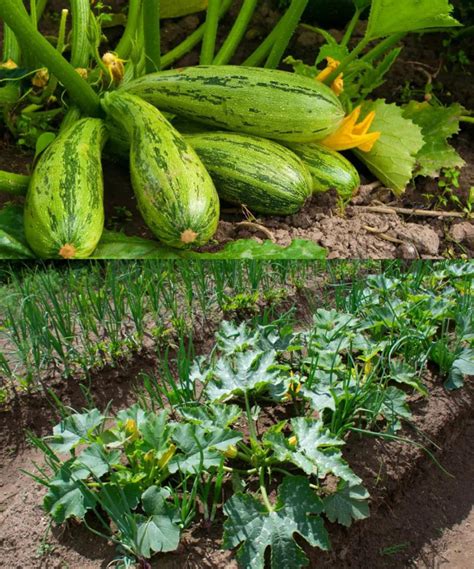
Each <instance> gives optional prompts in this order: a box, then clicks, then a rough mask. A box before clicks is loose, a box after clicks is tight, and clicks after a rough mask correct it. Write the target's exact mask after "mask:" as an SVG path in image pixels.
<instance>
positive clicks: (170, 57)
mask: <svg viewBox="0 0 474 569" xmlns="http://www.w3.org/2000/svg"><path fill="white" fill-rule="evenodd" d="M232 1H233V0H223V2H222V6H221V9H220V12H219V18H222V17H223V16H224V15H225V13H226V12H228V11H229V8H230V7H231V6H232ZM205 29H206V24H202V25H201V26H199V28H197V29H196V30H195V31H194V32H193V33H192V34H190V35H189V36H188V37H187V38H186V39H185V40H184V41H182V42H181V43H180V44H179V45H177V46H176V47H174V48H173V49H172V50H170V51H169V52H168V53H167V54H165V55H164V56H163V57H162V58H161V68H162V69H166V68H167V67H169V66H170V65H173V63H174V62H175V61H177V60H178V59H181V57H183V56H185V55H186V54H187V53H189V52H190V51H191V50H192V49H193V48H194V47H195V46H196V45H197V44H198V43H199V42H200V41H201V40H202V38H203V36H204V32H205Z"/></svg>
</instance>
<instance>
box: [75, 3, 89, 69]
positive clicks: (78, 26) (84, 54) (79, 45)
mask: <svg viewBox="0 0 474 569" xmlns="http://www.w3.org/2000/svg"><path fill="white" fill-rule="evenodd" d="M71 16H72V42H71V65H72V66H73V67H76V68H77V67H80V68H87V67H88V66H89V56H90V45H89V35H88V30H89V16H90V2H89V0H71Z"/></svg>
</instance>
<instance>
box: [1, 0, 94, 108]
mask: <svg viewBox="0 0 474 569" xmlns="http://www.w3.org/2000/svg"><path fill="white" fill-rule="evenodd" d="M0 18H3V20H4V21H5V22H6V23H7V25H8V26H10V27H11V29H12V30H13V31H14V32H15V35H16V37H17V39H18V41H19V43H20V47H22V46H26V47H27V48H28V52H29V53H31V54H32V55H34V58H35V60H36V61H37V62H38V63H39V64H40V65H44V66H45V67H47V68H48V69H49V71H50V72H51V73H52V74H53V75H55V76H56V78H57V79H58V80H59V81H60V82H61V83H62V84H63V85H64V87H65V88H66V89H67V90H68V92H69V95H70V96H71V98H72V99H73V100H74V101H75V102H76V103H77V105H79V107H80V108H81V109H82V110H83V111H84V113H86V114H87V115H91V116H98V114H99V113H100V101H99V97H98V96H97V94H96V93H95V92H94V91H93V89H92V88H91V86H90V85H89V84H88V83H87V82H86V81H84V80H83V79H82V78H81V77H80V76H79V74H78V73H77V72H76V70H75V69H74V67H72V65H70V64H69V63H68V62H67V61H66V59H64V57H62V56H61V55H60V54H59V53H58V52H57V51H56V50H55V48H54V47H53V46H52V45H51V44H50V43H49V42H48V40H47V39H46V38H44V37H43V36H42V35H41V34H40V33H39V32H38V31H37V30H35V28H34V27H33V25H32V23H31V21H30V18H29V17H28V13H27V12H26V10H25V8H24V7H23V5H22V4H19V3H18V2H17V1H15V0H2V2H1V3H0Z"/></svg>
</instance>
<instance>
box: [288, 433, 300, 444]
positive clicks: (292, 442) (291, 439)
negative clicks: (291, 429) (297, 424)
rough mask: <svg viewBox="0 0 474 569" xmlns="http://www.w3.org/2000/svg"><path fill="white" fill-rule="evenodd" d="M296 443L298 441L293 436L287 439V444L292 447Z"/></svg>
mask: <svg viewBox="0 0 474 569" xmlns="http://www.w3.org/2000/svg"><path fill="white" fill-rule="evenodd" d="M297 442H298V439H297V438H296V436H295V435H293V436H292V437H290V438H289V439H288V443H289V444H290V445H291V446H292V447H294V446H295V445H296V443H297Z"/></svg>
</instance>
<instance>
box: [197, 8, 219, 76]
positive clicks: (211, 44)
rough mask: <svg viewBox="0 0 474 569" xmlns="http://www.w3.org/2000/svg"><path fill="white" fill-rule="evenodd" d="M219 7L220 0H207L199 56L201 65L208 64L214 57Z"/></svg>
mask: <svg viewBox="0 0 474 569" xmlns="http://www.w3.org/2000/svg"><path fill="white" fill-rule="evenodd" d="M220 8H221V0H209V3H208V8H207V14H206V24H205V29H204V38H203V41H202V49H201V57H200V59H199V63H200V64H201V65H210V64H211V63H212V60H213V59H214V53H215V49H216V37H217V27H218V24H219V12H220Z"/></svg>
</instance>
